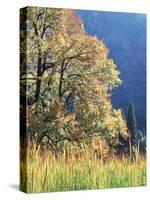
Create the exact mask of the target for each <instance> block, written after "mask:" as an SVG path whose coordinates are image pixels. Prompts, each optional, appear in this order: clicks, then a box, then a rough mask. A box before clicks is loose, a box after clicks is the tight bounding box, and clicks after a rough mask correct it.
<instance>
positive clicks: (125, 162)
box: [20, 144, 146, 193]
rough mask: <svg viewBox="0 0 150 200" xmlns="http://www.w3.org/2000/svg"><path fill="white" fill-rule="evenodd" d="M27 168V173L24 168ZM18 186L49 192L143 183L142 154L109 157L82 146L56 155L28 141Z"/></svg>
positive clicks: (144, 174) (144, 168) (144, 169)
mask: <svg viewBox="0 0 150 200" xmlns="http://www.w3.org/2000/svg"><path fill="white" fill-rule="evenodd" d="M25 170H27V173H26V171H25ZM21 174H22V180H21V185H20V189H21V190H23V191H26V192H28V193H31V192H53V191H69V190H81V189H98V188H114V187H131V186H142V185H145V184H146V161H145V158H144V157H143V156H138V155H137V157H136V160H134V161H133V160H131V158H130V157H124V156H123V157H121V158H117V157H116V156H112V155H110V158H109V159H106V160H104V159H99V158H97V156H94V155H93V156H92V157H91V153H90V152H89V149H88V148H86V147H84V146H83V148H82V151H81V152H80V154H78V155H77V154H76V152H75V151H74V149H72V152H71V154H68V151H67V150H64V152H63V153H62V154H61V155H58V156H57V158H56V157H55V156H54V155H53V154H52V153H51V152H50V151H45V152H42V153H41V151H40V148H39V149H36V147H35V145H34V144H32V145H29V148H28V152H27V166H26V167H25V163H24V161H22V162H21Z"/></svg>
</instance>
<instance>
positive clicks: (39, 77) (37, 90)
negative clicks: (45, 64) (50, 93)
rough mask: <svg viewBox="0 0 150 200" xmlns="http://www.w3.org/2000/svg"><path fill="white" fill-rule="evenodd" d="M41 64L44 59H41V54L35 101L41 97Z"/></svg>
mask: <svg viewBox="0 0 150 200" xmlns="http://www.w3.org/2000/svg"><path fill="white" fill-rule="evenodd" d="M41 64H42V59H41V55H40V54H39V57H38V66H37V81H36V89H35V102H37V101H38V100H39V98H40V91H41V78H42V73H41Z"/></svg>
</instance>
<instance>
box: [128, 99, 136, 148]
mask: <svg viewBox="0 0 150 200" xmlns="http://www.w3.org/2000/svg"><path fill="white" fill-rule="evenodd" d="M127 127H128V130H129V131H130V134H131V144H132V145H136V144H137V123H136V115H135V109H134V104H133V103H129V106H128V112H127Z"/></svg>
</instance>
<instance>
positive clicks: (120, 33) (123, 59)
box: [76, 10, 146, 133]
mask: <svg viewBox="0 0 150 200" xmlns="http://www.w3.org/2000/svg"><path fill="white" fill-rule="evenodd" d="M76 13H77V15H78V16H80V18H81V19H82V20H83V21H84V29H85V31H86V32H87V33H88V34H90V35H93V36H97V38H98V39H101V40H102V41H103V42H104V43H105V45H106V46H107V47H108V48H109V49H110V52H109V57H111V58H112V59H113V60H114V62H115V64H117V66H118V69H119V71H120V72H121V74H120V78H121V80H123V84H122V85H121V86H120V87H118V88H117V89H115V90H113V91H112V97H111V98H112V104H113V107H114V108H124V110H125V113H126V111H127V107H128V104H129V102H133V103H134V106H135V113H136V117H137V126H138V128H139V129H140V130H142V131H143V132H144V133H146V15H145V14H136V13H135V14H134V13H132V14H131V13H117V12H101V11H83V10H76Z"/></svg>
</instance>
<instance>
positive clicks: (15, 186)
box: [9, 184, 19, 191]
mask: <svg viewBox="0 0 150 200" xmlns="http://www.w3.org/2000/svg"><path fill="white" fill-rule="evenodd" d="M9 187H10V188H12V189H13V190H17V191H19V185H17V184H9Z"/></svg>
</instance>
